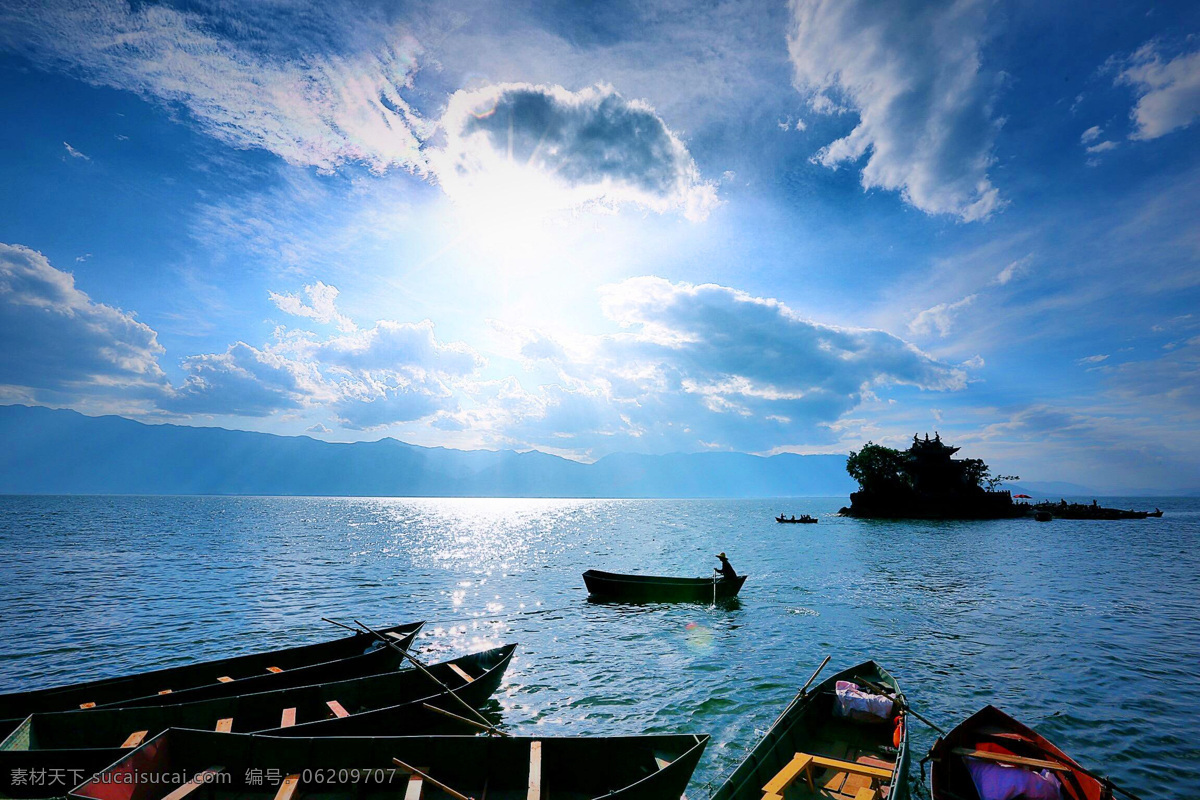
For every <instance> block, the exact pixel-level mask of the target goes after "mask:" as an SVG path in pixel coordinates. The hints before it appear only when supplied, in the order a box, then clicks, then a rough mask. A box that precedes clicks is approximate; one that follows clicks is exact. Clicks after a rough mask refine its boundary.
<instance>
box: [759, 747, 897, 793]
mask: <svg viewBox="0 0 1200 800" xmlns="http://www.w3.org/2000/svg"><path fill="white" fill-rule="evenodd" d="M814 769H832V770H834V771H836V772H845V773H849V774H852V775H863V776H866V777H867V778H870V779H871V782H872V783H874V782H875V781H876V780H879V781H890V780H891V779H892V774H893V770H891V769H889V768H886V767H876V766H872V765H870V764H859V763H857V762H855V761H843V760H841V759H838V758H829V757H828V756H815V755H812V754H811V753H796V755H794V756H792V760H791V761H789V762H788V763H787V764H785V765H784V767H783V769H781V770H779V772H778V773H776V775H775V777H774V778H771V780H770V781H768V782H767V785H766V786H764V787H763V800H783V793H784V792H785V791H786V790H787V788H788V787H789V786H791V785H792V784H793V783H794V782H795V781H796V779H797V778H799V777H800V776H801V775H803V776H804V779H805V780H807V781H808V788H809V789H810V790H812V791H813V792H814V793H815V792H816V790H817V787H816V784H815V783H814V782H813V770H814ZM864 792H865V793H866V794H864ZM874 796H875V790H874V788H872V787H870V786H868V787H866V788H864V789H861V790H859V792H858V794H857V795H856V796H855V798H854V800H871V798H873V797H874Z"/></svg>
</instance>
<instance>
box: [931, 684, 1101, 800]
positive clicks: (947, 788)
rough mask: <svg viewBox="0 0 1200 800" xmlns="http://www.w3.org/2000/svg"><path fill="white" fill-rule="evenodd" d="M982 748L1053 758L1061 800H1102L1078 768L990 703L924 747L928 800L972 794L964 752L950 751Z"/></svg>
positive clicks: (1091, 780)
mask: <svg viewBox="0 0 1200 800" xmlns="http://www.w3.org/2000/svg"><path fill="white" fill-rule="evenodd" d="M964 750H970V751H977V750H986V751H990V752H992V753H995V754H997V756H999V757H1004V756H1005V755H1010V756H1011V755H1015V756H1018V757H1024V758H1033V759H1038V760H1042V761H1048V762H1056V763H1058V764H1061V765H1062V766H1064V767H1066V768H1067V769H1066V770H1062V771H1060V770H1055V771H1054V774H1055V775H1056V776H1058V777H1059V779H1060V786H1061V792H1062V800H1108V798H1111V797H1112V794H1111V792H1109V791H1108V790H1107V789H1106V787H1105V786H1104V785H1103V784H1102V783H1100V781H1098V780H1096V779H1095V778H1093V777H1091V776H1089V775H1086V774H1084V773H1083V772H1082V771H1080V770H1082V767H1080V765H1079V763H1078V762H1076V761H1075V760H1074V759H1073V758H1071V757H1070V756H1068V755H1067V754H1066V753H1064V752H1063V751H1062V750H1060V749H1058V747H1056V746H1055V745H1053V744H1051V743H1050V742H1049V741H1048V740H1047V739H1045V738H1044V737H1043V736H1041V735H1040V734H1038V733H1037V732H1035V731H1034V730H1033V729H1032V728H1028V727H1026V726H1025V725H1022V724H1021V723H1020V722H1018V721H1017V720H1015V719H1013V718H1012V717H1010V716H1008V715H1007V714H1005V713H1004V712H1003V711H1001V710H1000V709H998V708H996V707H995V706H985V707H984V708H983V709H981V710H979V711H977V712H976V713H974V714H972V715H971V716H970V717H968V718H967V719H965V720H963V722H961V723H959V724H958V725H956V726H955V727H954V728H952V729H951V730H950V731H949V732H948V733H947V734H946V735H945V736H944V737H942V738H939V739H938V740H937V741H936V742H934V744H933V748H932V749H931V750H930V751H929V760H930V771H929V791H930V794H931V795H932V797H933V800H954V798H956V797H975V796H977V793H976V789H975V785H974V782H973V781H972V779H971V775H970V772H969V771H968V769H967V765H966V759H965V758H964V756H963V755H962V754H961V753H959V752H955V751H964Z"/></svg>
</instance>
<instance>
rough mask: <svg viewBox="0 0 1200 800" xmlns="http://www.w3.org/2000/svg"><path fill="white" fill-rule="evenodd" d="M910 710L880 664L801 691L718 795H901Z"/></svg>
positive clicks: (773, 798)
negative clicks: (907, 709)
mask: <svg viewBox="0 0 1200 800" xmlns="http://www.w3.org/2000/svg"><path fill="white" fill-rule="evenodd" d="M818 671H819V670H818ZM905 707H906V704H905V702H904V695H903V694H901V692H900V687H899V685H898V684H897V683H896V680H895V678H893V677H892V676H891V675H890V674H888V672H887V671H886V670H885V669H883V667H881V666H879V665H878V664H877V663H875V662H874V661H865V662H863V663H862V664H859V665H858V666H855V667H850V668H849V669H845V670H842V671H841V672H839V673H837V674H836V675H833V676H831V677H829V678H827V679H826V680H824V681H822V682H821V683H819V684H818V685H817V686H816V687H815V688H814V689H813V690H812V691H811V692H810V691H806V689H802V690H801V691H800V693H799V694H797V695H796V697H795V698H794V699H793V700H792V702H791V703H789V704H788V706H787V708H785V709H784V710H783V713H782V714H780V715H779V718H778V719H777V720H775V724H773V725H772V726H771V728H770V730H768V731H767V733H766V734H765V735H764V736H763V738H762V740H761V741H759V743H758V744H757V745H755V747H754V749H753V750H752V751H751V752H750V754H749V755H748V756H747V757H746V759H745V761H743V762H742V763H741V765H740V766H739V767H738V768H737V769H735V770H734V771H733V774H731V775H730V776H729V778H728V779H727V780H726V781H725V782H724V784H722V785H721V787H720V788H718V789H717V791H716V793H715V794H714V795H713V796H712V800H782V799H783V798H784V797H785V796H786V797H787V798H788V800H807V798H830V800H879V799H880V798H886V800H902V798H905V797H907V796H908V762H909V749H908V728H907V720H908V714H907V713H905V712H904V711H903V709H904V708H905Z"/></svg>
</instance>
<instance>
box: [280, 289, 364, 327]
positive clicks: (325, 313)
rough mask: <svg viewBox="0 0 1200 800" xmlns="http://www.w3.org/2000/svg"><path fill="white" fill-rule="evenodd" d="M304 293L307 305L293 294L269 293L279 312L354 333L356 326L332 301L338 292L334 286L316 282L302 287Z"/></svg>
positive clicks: (335, 298)
mask: <svg viewBox="0 0 1200 800" xmlns="http://www.w3.org/2000/svg"><path fill="white" fill-rule="evenodd" d="M304 293H305V294H306V295H308V300H309V303H308V304H305V302H304V301H303V300H302V299H301V298H299V297H297V296H296V295H294V294H276V293H275V292H271V293H270V297H271V302H272V303H274V304H275V305H276V306H278V307H279V310H280V311H285V312H287V313H288V314H292V315H294V316H297V317H308V318H309V319H313V320H316V321H317V322H321V323H324V324H326V325H328V324H330V323H333V324H336V325H337V327H338V330H341V331H346V332H350V331H354V330H356V328H357V326H356V325H355V324H354V322H353V321H352V320H351V319H350V318H349V317H347V316H346V315H344V314H342V313H341V312H339V311H338V310H337V306H336V305H335V303H334V301H335V300H337V296H338V290H337V288H336V287H334V286H326V285H325V284H323V283H321V282H320V281H317V282H316V283H314V284H312V285H311V286H305V287H304Z"/></svg>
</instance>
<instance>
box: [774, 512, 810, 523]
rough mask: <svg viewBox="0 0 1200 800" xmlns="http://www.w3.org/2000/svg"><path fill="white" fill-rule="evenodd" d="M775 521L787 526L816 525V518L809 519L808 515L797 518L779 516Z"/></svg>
mask: <svg viewBox="0 0 1200 800" xmlns="http://www.w3.org/2000/svg"><path fill="white" fill-rule="evenodd" d="M775 521H776V522H786V523H789V524H804V525H815V524H816V523H817V518H816V517H810V516H809V515H808V514H801V515H800V516H798V517H797V516H791V517H785V516H784V515H783V514H780V515H779V516H778V517H776V518H775Z"/></svg>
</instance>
